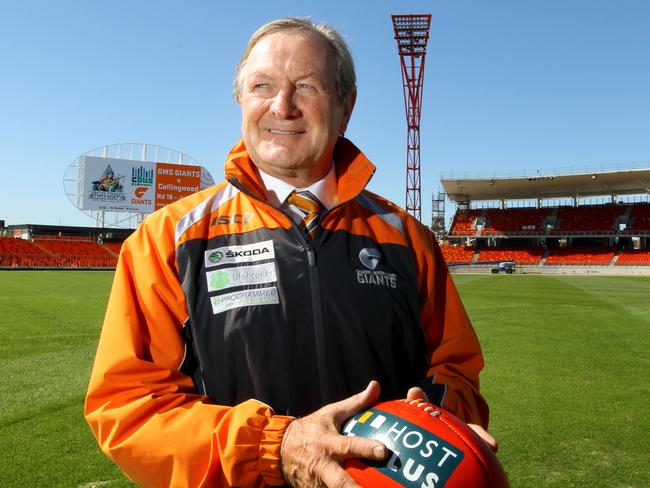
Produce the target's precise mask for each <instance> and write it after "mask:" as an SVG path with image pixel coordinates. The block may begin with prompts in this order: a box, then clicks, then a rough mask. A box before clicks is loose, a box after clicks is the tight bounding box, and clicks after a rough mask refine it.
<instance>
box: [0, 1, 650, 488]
mask: <svg viewBox="0 0 650 488" xmlns="http://www.w3.org/2000/svg"><path fill="white" fill-rule="evenodd" d="M491 8H493V7H491ZM341 10H344V9H341ZM120 20H121V19H120ZM229 42H230V41H229ZM419 48H421V46H419ZM402 61H403V59H402ZM418 62H419V61H418ZM402 67H403V68H404V67H405V65H404V64H402ZM410 67H411V68H414V71H417V72H419V71H420V69H421V70H422V71H423V69H424V64H423V59H422V64H421V65H419V64H417V65H415V64H413V65H410ZM411 75H413V73H411ZM415 78H417V79H418V80H419V83H420V84H419V85H418V84H417V83H413V82H412V80H410V81H409V80H404V82H405V89H406V86H407V85H408V86H409V87H410V89H414V90H415V91H416V92H417V93H411V94H410V95H411V96H407V93H406V92H405V103H406V104H407V106H406V107H405V109H406V113H407V119H408V124H407V125H408V135H407V140H408V141H409V142H408V147H407V184H406V197H407V198H406V205H405V208H406V210H407V211H409V212H411V213H412V214H413V215H414V217H415V218H418V219H419V220H422V221H424V220H428V218H421V215H419V212H420V210H421V206H420V181H419V178H420V166H419V164H420V155H419V144H420V133H419V130H420V129H419V113H420V109H421V100H422V98H421V78H420V77H419V75H418V76H415ZM407 81H409V82H408V83H407ZM409 103H415V105H416V106H415V107H413V106H411V105H409ZM408 114H417V118H418V120H411V119H409V118H408V117H409V115H408ZM177 170H179V171H181V173H178V176H179V177H180V178H181V181H177V180H176V173H175V172H176V171H177ZM186 170H187V171H186ZM198 174H200V176H197V175H198ZM172 176H174V178H171V177H172ZM159 177H160V180H159V181H157V179H158V178H159ZM167 177H169V178H167ZM166 178H167V179H166ZM65 180H66V183H65V184H64V186H65V191H66V194H67V196H68V199H69V200H70V202H71V203H72V204H73V205H74V206H75V207H76V208H77V209H78V210H79V211H81V212H83V213H85V214H87V215H88V216H90V217H91V218H92V219H93V220H94V221H95V224H96V225H94V226H69V225H51V224H50V225H43V224H40V223H36V222H33V223H30V222H18V223H16V222H7V221H5V220H1V219H4V218H6V217H5V216H3V215H0V310H2V314H0V317H1V318H0V333H1V334H2V343H1V344H2V345H1V346H0V350H1V351H2V361H1V364H2V368H3V373H4V374H3V379H2V381H1V382H0V394H2V397H3V402H2V406H1V407H0V434H1V435H0V451H2V452H3V462H2V463H1V465H0V486H2V487H25V486H57V487H73V488H99V487H101V488H116V487H125V488H126V487H133V486H135V485H134V484H133V483H131V482H130V481H129V480H128V479H127V478H126V477H125V476H124V474H123V473H122V472H121V471H120V470H119V469H118V468H117V467H116V466H115V465H114V464H112V462H111V461H110V460H109V459H108V458H107V457H106V456H104V455H103V454H102V453H101V452H100V450H99V448H98V446H97V443H96V441H95V439H94V438H93V435H92V433H91V432H90V430H89V429H88V425H87V424H86V422H85V421H84V419H83V408H84V400H85V394H86V391H87V388H88V379H89V377H90V369H91V367H92V364H93V360H94V357H95V353H96V348H97V343H98V339H99V335H100V331H101V328H102V321H103V318H104V314H105V313H106V309H107V299H108V295H109V292H110V289H111V284H112V280H113V270H114V269H115V266H116V263H117V260H118V256H119V253H120V249H121V246H122V244H123V242H124V241H125V239H127V238H128V236H129V235H131V233H133V232H134V230H135V229H137V227H138V225H139V224H140V222H141V221H142V220H143V219H144V218H145V217H146V215H148V214H149V213H151V212H153V211H155V210H156V209H157V208H160V207H161V206H164V205H165V204H167V203H170V202H173V201H175V200H177V199H179V198H182V197H183V196H185V195H187V194H190V193H192V192H193V191H195V190H196V189H197V188H205V187H206V185H208V184H210V181H211V177H209V175H208V174H205V173H204V168H203V167H201V166H200V165H199V163H197V162H196V161H194V160H192V159H191V158H188V157H186V156H184V155H183V154H181V153H179V152H178V151H173V150H169V149H167V148H163V147H156V146H151V145H148V144H120V145H114V146H102V147H100V148H99V149H97V150H94V151H91V152H89V153H86V154H84V155H83V156H80V157H79V158H78V159H77V160H75V161H74V162H73V164H72V165H71V166H70V167H69V168H68V171H67V172H66V176H65ZM158 183H160V186H158ZM424 186H425V192H428V191H430V188H426V187H434V186H439V187H440V190H439V191H437V192H436V193H434V195H433V197H432V212H431V225H430V228H431V230H432V232H433V233H434V234H435V236H436V238H437V240H438V243H439V244H440V247H441V250H442V254H443V257H444V259H445V261H446V263H447V265H448V266H449V268H450V269H451V271H452V277H453V280H454V282H455V284H456V286H457V288H458V291H459V293H460V294H461V296H462V300H463V304H464V306H465V307H466V309H467V312H468V314H469V316H470V317H471V321H472V323H473V325H474V328H475V330H476V333H477V335H478V336H479V339H480V342H481V345H482V347H483V351H484V356H485V362H486V368H485V370H484V373H483V374H482V376H481V390H482V392H483V393H484V395H485V397H486V399H487V400H488V401H489V403H490V408H491V419H490V432H491V433H492V434H493V435H494V436H495V437H496V438H497V440H498V441H499V444H500V450H499V454H498V455H499V459H500V461H501V463H502V464H503V466H504V468H505V470H506V472H507V474H508V477H509V480H510V483H511V486H513V487H517V488H519V487H523V488H538V487H552V488H564V487H568V486H574V487H579V486H584V487H610V486H613V487H625V488H630V487H632V488H641V487H647V486H650V470H649V469H648V466H649V465H650V452H649V451H648V448H647V439H648V434H650V424H649V423H648V420H647V398H648V396H649V395H650V383H649V381H648V368H649V367H650V362H649V360H648V354H647V350H646V349H647V346H646V345H647V344H648V341H649V340H650V327H649V325H650V321H649V320H650V319H649V318H650V301H648V296H650V280H649V279H648V276H649V275H650V240H649V239H648V238H649V237H650V164H649V163H647V162H646V163H643V164H635V165H629V166H626V167H616V168H613V167H610V168H597V167H591V168H584V169H582V168H581V169H574V170H568V171H535V172H534V173H531V174H526V173H520V172H516V173H514V172H513V173H507V174H504V173H496V172H495V173H489V172H487V171H486V172H484V173H482V174H478V175H474V174H468V173H449V174H444V173H443V174H442V175H441V177H440V179H439V181H435V182H434V181H431V180H429V181H428V182H427V183H426V184H425V185H424ZM155 188H158V189H159V190H160V191H158V192H155V191H153V189H155ZM91 197H92V198H91ZM125 202H126V203H125ZM398 203H399V202H398ZM427 217H428V216H427ZM506 275H507V276H506Z"/></svg>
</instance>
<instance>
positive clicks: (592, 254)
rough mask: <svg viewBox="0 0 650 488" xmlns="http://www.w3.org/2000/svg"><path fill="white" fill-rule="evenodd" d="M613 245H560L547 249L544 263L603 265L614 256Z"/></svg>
mask: <svg viewBox="0 0 650 488" xmlns="http://www.w3.org/2000/svg"><path fill="white" fill-rule="evenodd" d="M615 253H616V249H615V248H613V247H562V248H555V249H552V250H551V251H549V254H548V256H547V258H546V262H545V264H546V265H570V266H585V265H598V266H605V265H607V264H609V263H610V262H611V261H612V259H613V258H614V254H615Z"/></svg>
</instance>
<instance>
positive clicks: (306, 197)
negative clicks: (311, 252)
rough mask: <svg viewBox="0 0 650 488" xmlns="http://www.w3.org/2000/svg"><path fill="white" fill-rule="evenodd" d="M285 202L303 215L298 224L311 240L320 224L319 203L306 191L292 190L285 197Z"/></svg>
mask: <svg viewBox="0 0 650 488" xmlns="http://www.w3.org/2000/svg"><path fill="white" fill-rule="evenodd" d="M287 202H289V203H290V204H291V205H294V206H295V207H297V208H298V209H299V210H300V211H301V212H302V213H303V214H304V216H303V218H302V222H300V223H299V224H298V226H299V227H300V229H302V231H303V232H304V233H305V235H306V236H307V238H308V239H313V238H314V236H315V235H316V229H318V224H319V223H320V207H321V203H320V202H319V201H318V198H316V197H315V196H314V195H313V194H312V193H311V192H309V191H307V190H301V191H298V190H294V191H292V192H291V194H290V195H289V196H288V197H287Z"/></svg>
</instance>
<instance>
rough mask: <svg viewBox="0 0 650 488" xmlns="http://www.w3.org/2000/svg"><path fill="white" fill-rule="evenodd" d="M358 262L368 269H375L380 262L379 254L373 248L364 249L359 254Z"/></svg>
mask: <svg viewBox="0 0 650 488" xmlns="http://www.w3.org/2000/svg"><path fill="white" fill-rule="evenodd" d="M359 260H360V261H361V264H363V265H364V266H365V267H366V268H368V269H373V270H374V269H375V268H376V267H377V265H378V264H379V261H381V253H380V252H379V250H378V249H375V248H374V247H364V248H363V249H361V252H360V253H359Z"/></svg>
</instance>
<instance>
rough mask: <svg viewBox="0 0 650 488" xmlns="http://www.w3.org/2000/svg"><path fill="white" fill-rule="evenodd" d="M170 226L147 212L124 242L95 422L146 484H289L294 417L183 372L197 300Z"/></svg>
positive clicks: (115, 455)
mask: <svg viewBox="0 0 650 488" xmlns="http://www.w3.org/2000/svg"><path fill="white" fill-rule="evenodd" d="M152 227H153V228H152ZM163 229H164V226H163V225H159V226H158V227H156V226H151V225H148V220H145V222H144V223H143V224H142V225H141V226H140V229H139V230H138V231H136V233H134V234H133V236H131V237H130V238H129V239H128V240H127V241H126V242H125V243H124V245H123V248H122V252H121V253H120V258H119V261H118V265H117V269H116V273H115V278H114V283H113V288H112V290H111V294H110V299H109V302H108V308H107V312H106V316H105V320H104V325H103V329H102V333H101V337H100V341H99V346H98V350H97V356H96V358H95V364H94V367H93V371H92V375H91V379H90V385H89V389H88V394H87V398H86V406H85V416H86V420H87V421H88V423H89V425H90V427H91V429H92V431H93V433H94V435H95V437H96V438H97V441H98V442H99V445H100V447H101V449H102V450H103V451H104V452H105V453H106V454H107V455H108V456H109V457H110V458H111V459H113V461H114V462H115V463H116V464H117V465H118V466H119V467H120V468H121V469H122V470H123V471H124V473H125V474H126V475H127V476H128V477H129V478H131V479H132V480H133V481H135V482H136V483H137V484H138V485H140V486H145V487H167V486H183V487H203V486H211V487H212V486H265V485H279V484H283V483H284V482H283V479H282V475H281V473H280V463H279V451H280V444H281V440H282V436H283V434H284V431H285V429H286V427H287V425H288V423H289V422H290V421H291V418H289V417H284V416H278V415H274V413H273V411H272V409H271V408H270V407H268V406H266V405H264V404H262V403H261V402H258V401H256V400H248V401H246V402H243V403H241V404H239V405H236V406H234V407H228V406H220V405H215V404H213V403H211V402H210V400H209V399H208V398H207V397H205V396H202V395H199V394H197V392H196V390H195V388H194V385H193V383H192V380H191V378H189V377H188V376H186V375H184V374H182V373H181V372H180V371H179V367H180V364H181V363H182V360H183V357H184V347H185V346H184V343H183V340H182V337H181V335H182V334H181V332H182V326H183V323H184V322H185V321H186V319H187V306H186V303H185V299H184V295H183V292H182V289H181V286H180V284H179V282H178V275H177V272H176V265H175V259H174V256H175V252H174V242H173V237H169V238H165V237H166V236H165V235H164V230H163ZM154 243H155V244H154Z"/></svg>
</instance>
